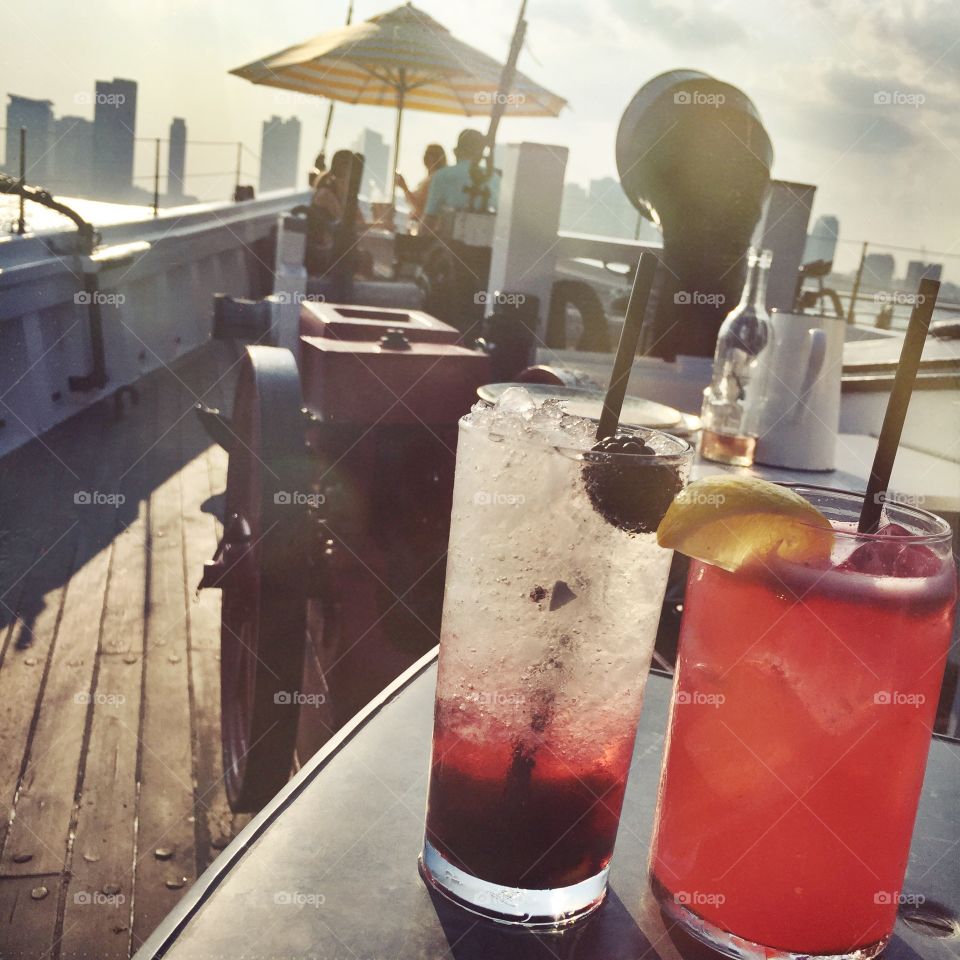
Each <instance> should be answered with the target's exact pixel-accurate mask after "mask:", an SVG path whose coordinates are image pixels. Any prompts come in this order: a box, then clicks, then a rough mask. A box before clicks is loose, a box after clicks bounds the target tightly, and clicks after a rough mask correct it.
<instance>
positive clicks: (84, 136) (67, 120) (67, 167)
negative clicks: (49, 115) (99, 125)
mask: <svg viewBox="0 0 960 960" xmlns="http://www.w3.org/2000/svg"><path fill="white" fill-rule="evenodd" d="M51 152H52V156H53V162H52V170H51V181H50V190H51V191H52V192H53V193H55V194H63V195H65V196H68V197H85V196H87V195H88V194H89V193H90V188H91V183H92V179H93V122H92V121H90V120H86V119H84V118H83V117H60V118H59V119H57V120H54V122H53V149H52V151H51Z"/></svg>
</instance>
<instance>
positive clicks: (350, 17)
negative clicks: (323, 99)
mask: <svg viewBox="0 0 960 960" xmlns="http://www.w3.org/2000/svg"><path fill="white" fill-rule="evenodd" d="M351 20H353V0H350V6H349V7H347V26H348V27H349V26H350V21H351ZM332 123H333V101H332V100H331V101H330V105H329V106H328V107H327V123H326V126H325V127H324V128H323V143H322V144H321V146H320V156H321V157H323V165H324V166H326V165H327V143H328V141H329V140H330V125H331V124H332Z"/></svg>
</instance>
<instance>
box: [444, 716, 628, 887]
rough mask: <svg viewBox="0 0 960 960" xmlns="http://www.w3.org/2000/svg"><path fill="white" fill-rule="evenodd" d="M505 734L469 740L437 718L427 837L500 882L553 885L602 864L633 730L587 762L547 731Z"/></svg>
mask: <svg viewBox="0 0 960 960" xmlns="http://www.w3.org/2000/svg"><path fill="white" fill-rule="evenodd" d="M500 733H502V734H503V736H490V737H486V738H485V739H484V742H482V743H477V742H475V741H473V740H464V739H461V738H459V737H458V736H457V735H456V734H455V733H453V732H451V731H450V730H448V729H445V728H444V724H443V721H442V719H441V718H438V721H437V724H436V729H435V732H434V745H433V758H434V759H433V764H432V767H431V772H430V791H429V799H428V806H427V829H426V833H427V839H428V840H429V841H430V843H431V844H433V846H434V847H436V849H437V850H438V851H439V852H440V853H441V855H442V856H443V857H445V858H446V859H447V860H448V861H450V862H451V863H452V864H453V865H454V866H457V867H459V868H461V869H462V870H465V871H467V872H468V873H470V874H472V875H473V876H475V877H479V878H480V879H481V880H486V881H488V882H490V883H497V884H501V885H503V886H510V887H523V888H526V889H534V890H548V889H555V888H557V887H565V886H569V885H572V884H575V883H580V882H581V881H583V880H587V879H589V878H590V877H592V876H594V875H596V874H597V873H599V872H600V871H601V870H603V869H604V867H606V866H607V864H608V863H609V862H610V857H611V855H612V853H613V845H614V841H615V840H616V837H617V825H618V823H619V819H620V808H621V806H622V804H623V793H624V789H625V787H626V777H627V772H628V770H629V766H630V757H631V753H632V748H633V744H632V736H631V738H630V742H626V743H624V742H621V743H620V744H618V745H617V746H616V747H614V748H612V749H611V750H610V751H608V753H607V754H606V755H605V756H604V758H603V760H602V761H600V762H595V763H582V762H579V761H577V760H571V759H570V758H569V757H566V758H565V757H562V756H560V755H559V754H558V753H555V752H554V751H552V750H551V749H550V745H549V742H548V741H547V740H546V739H544V738H536V737H531V738H530V740H532V741H536V742H524V741H522V740H520V739H518V738H517V737H516V736H512V737H511V736H508V735H507V731H500Z"/></svg>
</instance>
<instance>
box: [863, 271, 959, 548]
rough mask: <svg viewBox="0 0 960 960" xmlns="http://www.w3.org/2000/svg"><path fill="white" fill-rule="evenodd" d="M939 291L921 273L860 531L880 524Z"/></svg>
mask: <svg viewBox="0 0 960 960" xmlns="http://www.w3.org/2000/svg"><path fill="white" fill-rule="evenodd" d="M939 292H940V281H939V280H930V279H929V278H927V277H924V279H923V280H921V281H920V288H919V290H918V291H917V299H916V301H915V302H914V305H913V312H912V313H911V314H910V324H909V326H908V327H907V333H906V335H905V336H904V338H903V347H902V348H901V350H900V362H899V363H898V364H897V373H896V375H895V376H894V379H893V389H892V390H891V391H890V399H889V400H888V401H887V412H886V413H885V414H884V416H883V426H882V427H881V428H880V439H879V440H878V441H877V452H876V455H875V456H874V458H873V466H872V467H871V468H870V480H869V481H868V483H867V492H866V494H864V498H863V507H862V508H861V510H860V522H859V524H858V525H857V530H858V531H859V532H860V533H876V532H877V527H879V525H880V514H881V513H882V511H883V501H884V498H885V497H886V494H887V487H888V486H889V484H890V475H891V474H892V473H893V460H894V457H896V455H897V447H898V446H899V445H900V434H901V433H902V432H903V421H904V419H906V416H907V407H908V406H909V405H910V394H911V393H912V392H913V382H914V380H915V379H916V377H917V369H918V367H919V366H920V354H922V353H923V344H924V342H925V341H926V339H927V330H928V329H929V328H930V318H931V317H932V316H933V308H934V307H935V306H936V304H937V295H938V294H939Z"/></svg>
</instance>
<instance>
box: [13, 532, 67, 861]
mask: <svg viewBox="0 0 960 960" xmlns="http://www.w3.org/2000/svg"><path fill="white" fill-rule="evenodd" d="M76 546H77V544H76V537H75V535H71V534H70V533H68V534H67V535H66V536H65V537H62V538H61V539H60V541H59V543H56V544H53V545H51V549H50V550H49V551H48V552H47V553H46V554H45V556H44V558H43V559H42V561H41V563H40V564H38V565H37V566H35V567H34V569H33V570H32V571H31V572H30V573H29V574H27V577H26V581H27V582H26V586H25V587H24V594H25V595H29V596H31V597H34V598H36V603H35V607H34V609H32V610H31V611H30V612H29V613H28V614H26V613H21V614H20V616H23V618H24V620H23V621H21V620H19V619H18V621H17V622H15V623H13V624H11V630H12V631H13V635H12V636H11V638H10V642H9V645H8V648H7V651H6V655H5V657H4V659H3V664H2V666H0V811H2V820H0V850H3V849H4V848H5V846H6V844H5V841H6V836H7V828H8V822H9V816H10V812H11V811H12V810H13V804H14V799H15V796H16V790H17V785H18V783H19V781H20V772H21V770H22V769H23V764H24V760H25V756H26V751H27V749H28V746H29V742H30V730H31V728H32V725H33V722H34V717H35V712H36V707H37V703H38V700H39V697H40V691H41V689H42V687H43V678H44V675H45V672H46V664H47V661H48V659H49V656H50V651H51V650H52V648H53V641H54V637H55V635H56V630H57V624H58V622H59V620H60V612H61V608H62V603H63V598H64V596H65V593H66V588H65V586H64V585H65V583H66V581H67V578H68V577H69V575H70V571H71V569H72V567H73V558H74V554H75V552H76ZM47 584H53V586H50V587H49V588H47V587H46V585H47ZM44 591H45V592H44ZM18 637H22V638H23V640H22V644H18V643H17V638H18Z"/></svg>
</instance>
